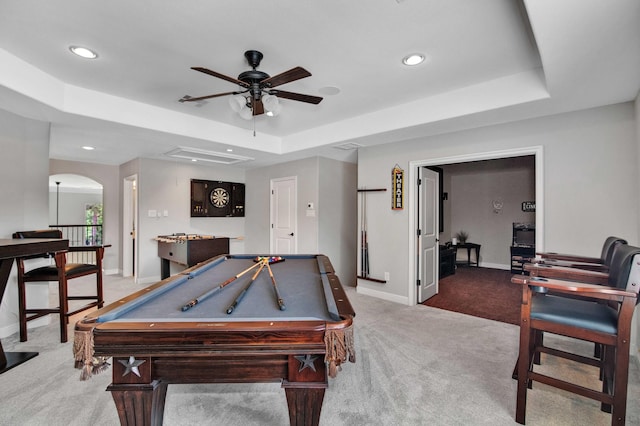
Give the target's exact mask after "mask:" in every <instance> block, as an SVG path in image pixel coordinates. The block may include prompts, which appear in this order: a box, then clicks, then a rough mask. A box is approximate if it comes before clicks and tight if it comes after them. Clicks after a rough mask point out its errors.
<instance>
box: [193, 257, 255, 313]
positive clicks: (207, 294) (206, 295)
mask: <svg viewBox="0 0 640 426" xmlns="http://www.w3.org/2000/svg"><path fill="white" fill-rule="evenodd" d="M259 265H260V264H259V263H256V264H255V265H251V266H250V267H248V268H247V269H245V270H244V271H242V272H240V273H239V274H237V275H236V276H234V277H231V278H229V279H228V280H226V281H225V282H223V283H222V284H220V285H219V286H217V287H215V288H213V289H211V290H209V291H207V292H205V293H203V294H201V295H200V296H198V297H196V298H195V299H193V300H191V301H190V302H189V303H187V304H186V305H184V306H183V307H182V311H183V312H184V311H188V310H189V309H191V308H193V307H194V306H196V305H197V304H198V303H200V302H202V301H203V300H205V299H207V298H209V297H211V296H213V295H214V294H216V293H217V292H218V291H220V290H222V289H223V288H225V287H226V286H228V285H229V284H231V283H232V282H234V281H235V280H237V279H238V278H240V277H241V276H243V275H244V274H246V273H247V272H249V271H250V270H252V269H253V268H255V267H257V266H259Z"/></svg>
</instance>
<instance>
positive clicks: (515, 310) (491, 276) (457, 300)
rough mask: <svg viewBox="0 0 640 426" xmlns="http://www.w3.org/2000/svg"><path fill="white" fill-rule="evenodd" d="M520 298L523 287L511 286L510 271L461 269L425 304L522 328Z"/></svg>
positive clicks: (443, 281) (445, 278) (445, 281)
mask: <svg viewBox="0 0 640 426" xmlns="http://www.w3.org/2000/svg"><path fill="white" fill-rule="evenodd" d="M521 296H522V289H521V287H520V286H519V285H516V284H512V283H511V272H510V271H503V270H500V269H490V268H474V267H459V268H457V269H456V273H455V274H453V275H449V276H448V277H444V278H442V279H441V280H440V292H439V293H438V294H436V295H435V296H433V297H432V298H430V299H428V300H426V301H425V302H424V303H423V304H424V305H426V306H432V307H434V308H440V309H446V310H447V311H454V312H460V313H463V314H467V315H473V316H476V317H481V318H486V319H490V320H495V321H501V322H506V323H509V324H515V325H519V324H520V298H521Z"/></svg>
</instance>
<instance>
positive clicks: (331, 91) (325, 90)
mask: <svg viewBox="0 0 640 426" xmlns="http://www.w3.org/2000/svg"><path fill="white" fill-rule="evenodd" d="M318 92H320V93H321V94H323V95H328V96H333V95H337V94H338V93H340V89H339V88H338V87H335V86H326V87H321V88H320V89H318Z"/></svg>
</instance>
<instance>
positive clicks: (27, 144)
mask: <svg viewBox="0 0 640 426" xmlns="http://www.w3.org/2000/svg"><path fill="white" fill-rule="evenodd" d="M0 129H1V131H0V149H1V151H2V155H0V194H2V202H1V203H0V238H11V234H13V232H15V231H20V230H30V229H42V228H47V226H48V225H49V222H48V220H49V215H48V213H49V206H48V204H49V196H48V193H49V124H48V123H43V122H40V121H35V120H29V119H26V118H23V117H19V116H17V115H14V114H11V113H9V112H6V111H4V110H0ZM17 287H18V284H17V278H16V269H15V266H14V267H13V270H12V272H11V275H10V276H9V281H8V283H7V288H6V291H5V294H4V297H3V298H2V305H0V338H2V337H6V336H9V335H11V334H13V333H15V332H17V331H18V295H17ZM32 296H35V297H32ZM29 297H30V300H32V301H33V302H34V303H39V302H40V303H42V302H45V303H46V300H47V293H46V291H45V292H44V293H41V294H31V293H30V296H29Z"/></svg>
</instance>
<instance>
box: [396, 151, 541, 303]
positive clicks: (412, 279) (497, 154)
mask: <svg viewBox="0 0 640 426" xmlns="http://www.w3.org/2000/svg"><path fill="white" fill-rule="evenodd" d="M525 155H535V163H536V164H535V169H536V250H538V251H544V160H543V147H542V145H539V146H531V147H525V148H515V149H506V150H501V151H488V152H479V153H474V154H465V155H457V156H452V157H441V158H432V159H429V160H413V161H409V177H408V182H411V183H410V184H409V185H407V186H408V188H409V193H408V198H409V202H408V204H407V209H408V210H407V211H408V212H409V229H408V235H410V236H413V235H415V229H416V226H417V225H416V211H417V210H416V209H417V208H418V207H417V205H416V202H415V200H416V186H417V185H416V182H417V179H418V168H419V167H423V166H440V165H444V164H455V163H466V162H469V161H479V160H496V159H499V158H511V157H522V156H525ZM417 250H418V248H417V247H416V238H409V251H408V253H410V255H409V275H408V277H409V280H408V281H409V282H408V286H409V291H408V293H407V301H406V303H407V305H409V306H413V305H416V304H417V287H416V285H415V283H416V280H417V279H418V278H417V277H416V256H415V253H417Z"/></svg>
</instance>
